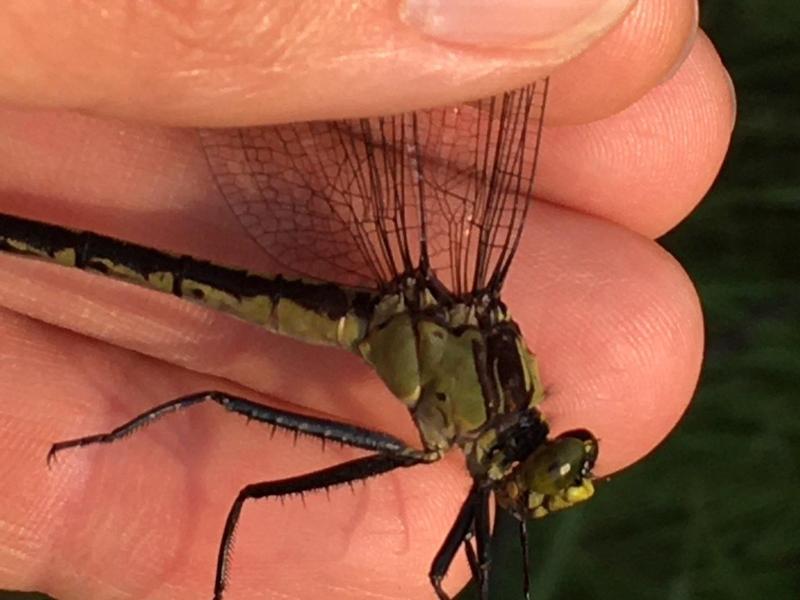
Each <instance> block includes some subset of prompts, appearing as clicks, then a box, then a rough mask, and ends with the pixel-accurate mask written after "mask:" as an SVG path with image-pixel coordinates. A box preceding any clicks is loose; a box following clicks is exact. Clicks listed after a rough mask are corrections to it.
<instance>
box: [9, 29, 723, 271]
mask: <svg viewBox="0 0 800 600" xmlns="http://www.w3.org/2000/svg"><path fill="white" fill-rule="evenodd" d="M733 112H734V107H733V96H732V90H731V88H730V85H729V80H728V78H727V76H726V74H725V72H724V70H723V69H722V66H721V64H720V63H719V59H718V57H717V55H716V53H715V52H714V51H713V48H711V46H710V44H709V43H708V42H707V40H705V38H703V37H700V38H699V39H698V42H697V44H696V47H695V50H694V52H693V53H692V55H691V56H690V58H689V60H687V61H686V62H685V63H684V66H683V68H682V69H681V70H680V72H679V73H678V74H676V75H675V77H673V78H672V79H671V80H670V81H669V82H668V83H666V84H664V85H662V86H660V87H659V88H658V89H657V90H654V91H653V92H652V93H651V94H649V95H648V96H646V97H645V98H644V99H642V100H641V101H640V102H638V103H636V104H635V105H634V106H633V107H631V108H630V109H628V110H626V111H624V112H623V113H621V114H619V115H616V116H615V117H613V118H609V119H606V120H604V121H601V122H598V123H593V124H588V125H581V126H575V127H558V128H546V130H545V134H544V136H543V141H542V146H541V148H542V150H541V153H540V163H539V168H538V171H537V187H536V191H537V194H538V195H540V196H541V197H544V198H546V199H548V200H549V201H551V202H554V203H559V204H564V205H567V206H571V207H573V208H575V209H577V210H581V211H584V212H589V213H593V214H597V215H601V216H605V217H606V218H609V219H612V220H615V221H617V222H619V223H623V224H625V225H627V226H628V227H631V228H633V229H635V230H638V231H640V232H642V233H645V234H647V235H651V236H654V235H657V234H659V233H662V232H663V231H665V230H666V229H669V228H670V227H672V226H674V225H675V223H676V222H677V221H678V220H680V219H681V218H682V217H683V216H685V215H686V214H687V213H688V212H689V211H690V210H691V209H692V208H693V207H694V206H695V204H696V203H697V202H698V201H699V199H700V197H701V196H702V194H703V193H704V191H705V190H706V189H707V188H708V186H709V185H710V183H711V181H712V180H713V178H714V176H715V175H716V172H717V170H718V169H719V165H720V163H721V161H722V158H723V156H724V153H725V149H726V148H727V144H728V141H729V139H730V124H731V122H732V120H733V116H732V115H733ZM0 133H2V135H0V158H2V162H3V165H4V168H3V170H2V172H0V187H2V188H3V189H5V190H13V191H14V192H15V194H16V196H14V195H11V194H6V195H5V196H4V197H3V198H2V201H3V203H4V207H5V210H12V211H14V210H16V211H17V212H18V213H19V214H24V215H27V216H32V217H38V218H41V219H45V220H47V219H50V220H55V221H56V222H64V223H67V224H70V225H73V226H76V227H83V228H88V229H95V230H99V231H101V232H105V233H109V234H114V235H118V236H123V237H125V236H126V235H127V236H128V237H129V238H130V236H133V237H132V238H131V239H134V240H136V241H140V242H142V243H145V244H150V245H155V246H158V247H162V248H166V249H173V250H180V251H184V252H195V253H197V254H199V255H201V256H206V257H209V258H211V257H212V256H213V257H217V258H218V259H223V260H227V261H231V260H233V259H243V260H244V259H246V255H244V253H240V254H239V255H238V256H237V254H236V253H235V252H234V251H232V250H231V248H230V243H228V240H229V239H230V238H231V237H233V238H237V237H241V228H240V227H239V226H238V224H237V223H236V222H235V220H234V219H233V216H232V215H231V213H230V212H229V211H228V210H227V207H226V206H225V205H224V202H222V201H221V199H220V198H219V197H218V196H217V194H216V192H215V183H214V181H213V180H212V178H211V176H210V175H209V172H208V164H207V161H206V160H205V158H204V156H203V154H202V152H201V150H200V149H199V147H198V143H197V138H196V136H195V135H194V133H193V132H191V131H180V130H169V129H159V128H157V127H146V126H141V125H138V126H137V125H130V124H122V123H119V122H114V121H104V120H99V119H91V118H87V117H81V116H77V115H70V114H67V113H31V112H19V111H10V110H5V111H0ZM33 198H35V199H36V203H35V204H34V203H31V202H30V200H31V199H33ZM54 199H58V201H54ZM134 214H135V215H136V218H133V215H134ZM75 215H81V221H80V222H78V221H74V220H73V221H71V222H70V220H69V219H70V218H73V219H74V217H75ZM65 219H66V220H65ZM190 222H191V223H192V224H193V225H195V226H196V225H202V224H205V225H210V224H212V223H213V224H214V227H215V228H216V229H219V230H221V232H220V231H217V233H216V234H215V233H213V232H208V234H207V235H206V234H204V235H199V236H198V235H196V230H192V229H191V228H186V227H184V226H185V225H186V224H188V223H190ZM178 230H181V232H180V233H179V231H178ZM220 235H221V236H222V237H220ZM176 236H177V237H176ZM215 236H216V237H215ZM201 239H202V240H203V244H204V245H203V246H202V247H200V246H199V245H198V243H197V242H198V241H199V240H201ZM212 240H214V241H212ZM209 244H213V245H214V247H213V248H211V247H209ZM250 254H252V251H251V253H250ZM245 264H247V263H245ZM250 266H253V267H256V268H259V267H260V268H265V265H263V264H252V263H251V264H250Z"/></svg>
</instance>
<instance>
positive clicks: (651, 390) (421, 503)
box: [0, 205, 703, 599]
mask: <svg viewBox="0 0 800 600" xmlns="http://www.w3.org/2000/svg"><path fill="white" fill-rule="evenodd" d="M535 213H536V214H535V219H534V220H532V222H531V223H530V224H529V226H530V228H531V232H532V233H531V235H528V236H526V237H525V238H524V242H523V246H522V247H521V249H520V252H519V255H518V258H517V261H516V263H515V265H514V270H513V272H512V274H511V277H510V278H509V282H508V284H507V287H506V290H505V292H506V294H505V300H506V302H507V303H508V304H509V306H510V307H511V309H512V311H513V312H512V314H514V315H515V317H516V319H517V320H518V322H519V323H520V326H521V328H522V330H523V331H524V332H525V334H526V337H527V342H528V344H529V345H530V347H531V348H532V349H534V351H535V352H536V353H537V355H538V358H539V360H540V363H541V366H542V374H543V378H544V382H545V385H546V386H547V387H548V389H549V391H550V393H549V397H548V398H547V399H546V401H545V403H544V404H543V409H544V410H545V412H546V414H547V415H548V417H549V418H550V421H551V423H552V426H553V429H554V431H556V432H558V431H561V430H564V429H568V428H573V427H588V428H591V429H592V430H593V431H594V432H595V434H596V435H597V436H598V437H599V438H600V439H601V455H600V462H599V464H598V473H599V474H600V475H603V474H607V473H609V472H612V471H614V470H616V469H618V468H621V467H622V466H624V465H626V464H629V463H630V462H632V461H635V460H637V459H638V458H640V457H641V456H643V455H644V454H646V453H647V452H649V451H650V450H651V449H652V448H653V447H655V446H656V445H657V444H658V443H659V442H660V441H661V440H662V439H663V437H664V436H665V435H666V434H667V433H668V432H669V430H670V429H671V428H672V427H673V426H674V424H675V423H676V422H677V420H678V419H679V417H680V415H681V414H682V413H683V411H684V410H685V407H686V405H687V403H688V401H689V398H690V396H691V393H692V390H693V389H694V385H695V383H696V380H697V375H698V371H699V365H700V360H701V356H702V331H703V330H702V320H701V316H700V312H699V305H698V301H697V298H696V296H695V294H694V291H693V289H692V286H691V284H690V283H689V282H688V280H687V278H686V276H685V274H684V273H683V272H682V271H681V269H680V268H679V267H678V266H677V265H676V264H675V263H674V261H673V260H672V259H671V258H670V257H669V256H667V255H666V254H665V253H664V252H663V251H662V250H660V249H659V248H658V247H657V246H656V245H655V244H653V243H652V242H650V241H648V240H646V239H644V238H642V237H639V236H636V235H635V234H632V233H630V232H628V231H626V230H624V229H622V228H620V227H618V226H614V225H612V224H608V223H605V222H602V221H600V220H597V219H594V218H591V217H587V216H582V215H579V214H577V213H572V212H570V211H567V210H564V209H558V208H554V207H548V206H546V205H541V206H538V207H537V210H536V211H535ZM0 264H2V265H3V269H4V273H3V274H4V280H5V281H7V282H9V285H8V286H4V288H3V298H2V299H3V302H4V303H9V301H10V303H11V304H14V303H15V302H17V305H15V306H14V308H16V309H17V310H23V311H24V310H27V311H28V312H30V313H33V314H36V316H41V313H42V312H44V313H49V315H50V316H49V318H50V320H53V321H54V322H59V321H60V320H61V319H63V322H71V324H72V326H75V325H76V324H77V327H78V328H80V329H85V331H86V332H87V333H88V334H89V335H93V336H96V337H101V338H102V337H105V336H106V335H107V334H108V332H112V337H113V336H114V335H123V336H126V337H128V338H129V339H130V340H133V341H135V342H136V343H137V344H138V346H134V347H136V349H137V350H144V351H145V352H150V351H151V350H152V349H153V348H157V351H156V352H155V353H156V354H159V353H160V354H161V355H165V354H167V355H171V356H170V358H171V359H172V360H173V361H174V362H176V363H182V362H183V364H186V366H189V367H191V368H196V370H200V371H208V372H212V373H216V372H224V373H225V374H226V376H231V375H235V376H236V378H237V379H240V380H243V381H244V382H245V383H246V384H248V385H251V386H252V387H254V388H257V389H259V390H262V391H264V392H266V393H267V394H268V395H269V396H268V398H267V401H268V402H271V403H274V402H276V401H277V400H276V399H281V400H288V401H290V402H291V403H292V404H294V405H303V406H307V407H311V408H312V409H313V410H315V411H323V412H326V413H330V414H333V415H336V416H339V417H342V418H345V419H347V420H349V421H352V422H356V423H359V424H362V425H369V426H373V427H376V428H379V429H382V430H385V431H390V432H392V433H395V434H398V435H400V436H401V437H404V438H405V439H407V440H413V439H414V430H413V426H412V425H411V423H410V419H409V418H408V415H407V414H406V412H405V409H404V407H403V406H402V404H401V403H400V402H397V401H396V399H394V398H392V397H391V396H390V395H389V393H388V392H387V391H386V389H385V387H384V386H383V385H382V384H381V382H380V381H378V380H377V378H376V377H375V375H374V374H373V373H371V372H370V370H369V369H368V368H367V367H366V366H365V365H363V364H362V363H361V362H360V361H358V360H357V359H356V358H355V357H353V356H350V355H347V354H346V353H343V352H340V351H336V350H333V349H328V348H320V347H313V346H308V345H304V344H299V343H296V342H293V341H292V340H288V339H285V338H280V337H278V336H274V335H271V334H268V333H265V332H262V331H259V330H258V329H257V328H255V327H252V326H248V325H246V324H242V323H238V322H236V321H233V320H232V319H228V318H226V317H224V316H217V315H216V314H213V313H209V312H207V311H204V310H203V309H200V308H195V307H189V306H188V305H186V304H185V303H182V302H179V301H177V300H176V301H175V302H174V303H172V304H174V305H175V306H172V307H171V310H159V308H158V304H157V303H156V302H155V301H156V298H159V299H160V296H158V295H157V294H154V293H152V292H147V291H145V290H139V289H138V288H129V287H128V286H124V285H121V284H118V283H114V282H111V283H109V288H108V289H105V290H104V289H103V287H104V286H102V285H100V283H101V281H102V280H101V279H100V278H97V277H95V278H91V277H89V276H88V275H85V274H80V273H78V274H77V276H78V277H81V278H83V279H84V281H83V282H82V284H81V285H82V286H84V287H83V290H82V294H83V296H84V298H86V297H91V299H92V300H91V302H92V305H93V311H87V310H86V306H85V305H83V304H82V301H81V300H80V297H79V295H78V294H77V293H76V291H75V290H74V289H73V285H75V284H76V281H75V280H72V281H70V280H71V279H73V278H71V277H66V276H61V275H60V273H62V272H63V271H65V270H63V269H58V268H47V267H48V266H47V265H35V266H39V267H42V270H46V271H47V279H46V280H45V281H42V280H40V279H39V277H38V275H37V274H36V272H35V270H32V269H31V268H29V267H28V265H27V264H25V263H22V261H21V260H16V261H12V260H4V261H0ZM23 273H24V274H23ZM31 286H34V287H33V288H32V287H31ZM42 286H43V287H44V288H47V287H50V288H51V290H52V293H50V294H42V291H43V289H42ZM112 288H114V289H116V292H114V289H112ZM98 289H99V291H98ZM90 291H91V295H89V292H90ZM115 293H116V294H118V296H117V297H116V298H114V294H115ZM14 298H17V300H14ZM19 299H24V300H25V301H26V306H25V307H22V306H20V305H19V302H18V300H19ZM76 300H77V301H78V302H77V303H76V302H75V301H76ZM169 300H170V299H167V300H165V301H164V302H165V305H164V307H166V304H169V302H168V301H169ZM151 302H152V303H151ZM148 303H151V304H149V305H148ZM143 305H144V306H143ZM178 305H180V307H181V309H180V310H179V308H178ZM183 307H185V310H183ZM162 308H163V307H162ZM140 309H141V310H147V311H148V313H149V314H150V317H149V319H150V321H149V322H143V321H142V320H141V317H140V316H138V310H140ZM87 312H93V313H94V314H92V315H91V316H88V317H87ZM37 313H38V314H37ZM54 313H55V314H56V315H57V316H56V317H54V316H53V314H54ZM9 323H10V325H9ZM42 327H45V326H42V325H37V324H35V322H32V321H28V320H23V319H20V318H18V317H17V318H12V319H11V321H6V329H5V330H4V332H3V335H2V336H0V342H2V344H3V349H2V351H3V353H4V355H5V356H6V357H7V359H6V361H5V363H6V364H7V365H11V366H12V367H13V370H14V372H13V373H11V376H9V377H4V378H3V380H2V382H0V383H2V385H4V386H6V388H5V389H3V390H2V391H1V392H0V402H2V410H0V414H3V415H5V421H4V423H3V428H4V429H5V430H7V431H14V432H16V433H15V437H10V438H5V439H10V445H8V446H0V451H3V452H5V453H9V454H10V453H12V452H13V453H14V461H10V460H9V461H4V462H5V464H14V465H15V468H14V469H12V470H11V471H10V472H9V473H8V477H9V478H10V479H9V480H10V481H11V482H12V484H13V485H12V486H7V487H8V489H12V490H14V494H13V495H11V496H10V497H9V498H7V499H6V498H5V497H4V498H3V502H6V501H7V502H8V503H9V506H8V507H4V514H7V515H9V518H10V519H11V520H12V521H14V522H19V523H20V524H25V523H32V522H33V523H38V526H37V527H36V528H30V527H28V528H25V527H19V528H14V529H13V531H15V532H18V533H16V534H15V535H14V536H12V539H11V540H10V541H9V542H8V544H7V545H8V546H9V547H14V548H23V549H25V550H26V552H25V553H23V554H21V555H20V556H22V557H23V558H22V559H19V561H20V563H22V562H25V561H29V563H30V564H27V563H26V564H25V565H20V564H16V563H14V564H13V565H12V567H14V568H8V569H4V570H3V571H4V572H6V573H18V574H19V575H18V577H20V578H21V579H20V580H19V581H12V582H10V583H9V584H7V585H11V586H12V587H39V588H40V589H42V588H43V585H42V580H41V573H47V574H48V577H49V578H50V579H49V580H48V581H47V582H46V583H47V587H44V588H43V589H47V590H48V591H53V592H56V595H57V596H58V597H63V598H65V599H67V598H69V597H75V596H76V593H75V591H76V590H80V591H81V592H83V593H82V594H81V595H82V596H84V597H85V596H86V595H88V594H87V593H86V590H85V586H86V585H95V586H98V587H97V589H96V590H92V591H95V592H96V594H91V595H97V596H99V597H103V596H105V595H107V592H108V590H109V589H110V586H111V585H112V584H113V585H114V586H115V587H114V589H116V590H119V589H123V590H126V592H127V593H129V595H133V596H136V597H143V596H145V595H147V596H148V597H153V598H161V597H164V598H166V597H170V598H178V599H180V598H183V597H186V598H188V597H197V595H198V594H202V593H203V591H204V590H207V589H208V586H209V585H210V584H209V583H208V582H209V576H210V573H211V572H212V570H213V562H214V557H215V555H216V543H217V540H218V535H219V525H220V523H221V521H222V518H223V517H224V514H225V512H226V511H227V506H228V502H229V501H230V499H231V498H232V497H233V495H234V494H235V493H236V491H237V490H238V489H239V487H240V486H241V485H243V484H244V483H245V482H249V481H255V480H261V479H264V478H267V477H285V476H288V475H290V474H295V473H297V472H303V471H307V470H310V469H313V468H317V467H318V466H322V465H323V464H330V462H333V461H336V460H343V459H346V458H349V457H350V455H349V454H348V453H347V451H345V450H342V451H340V450H337V449H331V450H330V451H328V452H326V454H324V455H320V454H319V453H317V452H316V447H315V446H314V444H310V445H305V443H304V442H303V443H302V445H301V447H300V448H299V449H295V448H294V446H293V445H292V443H291V438H288V439H287V438H286V437H283V436H280V435H279V436H276V438H275V440H274V441H271V442H270V441H268V440H265V437H264V432H263V428H261V427H254V426H251V427H249V428H248V427H246V426H245V425H244V424H242V423H241V422H240V421H239V420H238V419H235V418H234V417H229V416H225V417H224V418H223V416H222V415H220V414H219V412H218V411H215V409H214V408H202V409H197V410H195V411H194V412H193V414H187V415H183V416H179V415H173V416H172V417H171V418H170V419H169V422H168V423H163V424H161V425H156V426H153V427H151V428H150V429H148V430H146V431H144V432H142V434H141V435H137V436H136V439H134V438H131V439H129V440H126V441H125V442H123V443H122V444H120V445H118V447H116V448H114V447H105V448H99V449H96V450H91V451H90V450H86V451H76V452H73V453H70V455H69V456H65V457H63V459H62V460H61V461H60V465H59V467H58V469H62V468H63V470H61V471H59V470H58V469H56V470H55V471H54V473H53V474H47V473H46V471H45V470H44V465H43V460H44V459H43V457H44V454H45V453H46V450H47V448H48V447H49V444H50V443H51V442H52V441H53V440H54V439H63V438H69V437H74V436H76V435H81V434H85V433H92V432H97V431H102V430H107V429H108V428H109V427H111V426H113V425H116V424H118V423H119V422H120V421H121V420H124V419H126V418H129V417H130V416H131V415H132V414H134V413H136V412H139V411H141V410H144V409H146V408H149V407H151V406H152V405H153V404H156V403H158V402H162V401H164V400H165V399H167V398H171V397H174V396H177V395H180V394H182V393H186V392H189V391H196V390H198V389H201V388H208V387H215V386H217V385H218V384H219V385H230V384H224V383H221V382H219V381H218V380H215V379H210V378H208V377H205V376H202V375H198V374H197V373H186V372H185V371H183V370H180V369H176V368H174V367H170V366H168V365H163V364H161V363H155V362H153V361H151V360H148V359H145V358H142V357H141V355H139V354H131V353H127V352H126V351H123V350H121V349H112V348H109V347H107V346H105V345H102V344H97V343H96V342H90V341H86V340H84V339H83V338H76V337H74V336H72V335H70V334H67V333H63V332H61V333H59V332H58V330H53V329H49V328H46V327H45V329H43V330H41V329H37V328H42ZM23 340H24V341H23ZM187 357H191V358H189V359H188V360H187ZM235 391H237V392H238V393H243V391H239V390H235ZM244 393H246V394H248V395H252V394H251V393H249V392H246V391H245V392H244ZM57 400H58V401H57ZM0 439H3V438H0ZM117 453H122V455H120V454H117ZM118 461H121V463H122V465H124V466H122V467H121V466H120V462H118ZM318 461H319V462H318ZM154 465H157V470H155V472H154ZM466 485H467V482H466V472H465V470H464V465H463V458H462V457H460V456H458V455H457V454H456V453H453V455H452V456H450V457H449V458H448V459H447V460H446V461H444V462H443V463H441V464H436V465H433V466H431V467H426V468H417V469H414V470H413V471H408V472H403V473H398V474H395V475H390V476H388V477H387V478H384V479H382V480H378V481H375V482H371V483H369V484H368V487H367V489H366V490H357V493H356V495H355V496H352V495H350V494H349V493H347V492H345V493H339V494H336V495H335V497H334V498H333V499H332V502H331V504H328V503H327V501H326V500H325V499H324V498H319V497H318V498H313V499H309V500H308V501H307V502H308V504H309V508H302V506H303V505H302V503H301V502H296V501H289V502H287V503H286V505H285V507H281V506H280V505H279V504H278V503H274V504H273V503H268V502H264V503H255V505H254V506H253V507H249V508H248V509H247V512H246V514H245V518H244V520H243V522H242V527H241V529H240V532H239V535H238V536H237V545H236V553H235V565H237V566H236V567H235V569H240V570H239V573H244V574H245V576H243V577H242V578H241V579H239V583H236V576H235V573H236V570H234V573H233V574H232V578H233V583H232V585H233V586H236V585H238V586H241V587H239V588H238V590H239V592H241V593H244V590H246V591H247V592H248V593H249V594H254V593H255V592H256V590H259V591H260V592H261V593H264V590H267V591H270V592H274V593H275V594H276V595H277V594H279V593H280V594H287V595H288V594H295V595H300V596H301V597H302V596H303V595H304V594H306V593H307V592H308V593H310V594H311V597H319V594H320V593H324V594H325V596H326V597H331V598H337V597H352V593H351V592H352V588H353V587H354V586H355V587H356V588H357V589H358V590H359V594H361V593H362V592H363V594H364V595H366V594H367V593H372V594H388V593H389V592H390V591H391V590H395V591H394V592H393V593H396V590H397V589H403V590H409V592H408V593H409V596H408V597H422V596H424V594H425V593H429V592H428V590H427V582H426V578H425V573H426V571H427V567H428V562H429V560H430V558H431V557H432V556H433V553H434V552H435V550H436V547H437V545H438V543H440V542H441V539H442V537H443V535H444V534H445V532H446V529H447V527H448V525H449V523H450V522H451V519H452V517H453V516H454V515H455V513H456V511H457V508H458V505H459V502H460V501H461V500H462V499H463V495H464V493H465V491H466ZM54 493H57V494H58V498H57V499H56V498H53V497H52V496H51V494H54ZM89 506H91V507H97V508H95V510H94V511H92V512H89V511H88V509H87V507H89ZM98 510H99V511H100V513H99V516H98V515H97V512H96V511H98ZM59 523H65V524H66V525H57V524H59ZM387 523H390V524H392V525H391V526H389V527H388V528H387V525H386V524H387ZM323 530H324V531H325V532H326V535H325V536H322V537H323V539H322V540H321V541H320V539H319V535H318V533H315V534H314V535H313V536H312V535H311V534H310V533H307V532H311V531H313V532H319V531H323ZM309 536H311V537H313V539H314V540H315V542H314V548H309V545H308V540H309V539H310V537H309ZM364 540H368V541H369V542H368V543H364ZM343 547H346V548H347V551H346V552H343V551H342V548H343ZM54 557H55V560H54ZM387 557H391V560H389V559H387ZM10 559H13V560H15V561H16V560H18V559H17V558H16V556H15V553H11V554H8V555H6V558H5V560H10ZM42 561H47V565H48V569H44V568H43V565H42V564H40V563H41V562H42ZM286 565H288V568H287V566H286ZM365 573H369V576H366V575H365ZM98 574H103V575H102V576H100V575H98ZM464 576H465V569H463V565H461V566H460V567H459V570H458V571H457V574H454V576H453V578H452V579H451V581H452V582H453V583H457V582H459V581H463V577H464ZM37 577H38V578H39V579H35V578H37ZM25 578H27V579H25ZM32 580H33V581H32ZM87 582H88V583H87ZM298 582H300V583H298ZM4 585H6V584H5V583H4ZM162 586H163V587H162ZM298 586H303V587H301V588H299V587H298ZM359 586H361V587H359ZM70 590H71V593H68V591H70ZM299 590H302V591H299ZM342 590H345V592H343V591H342ZM103 592H106V594H104V593H103ZM239 592H237V593H239ZM245 595H248V594H245Z"/></svg>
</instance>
